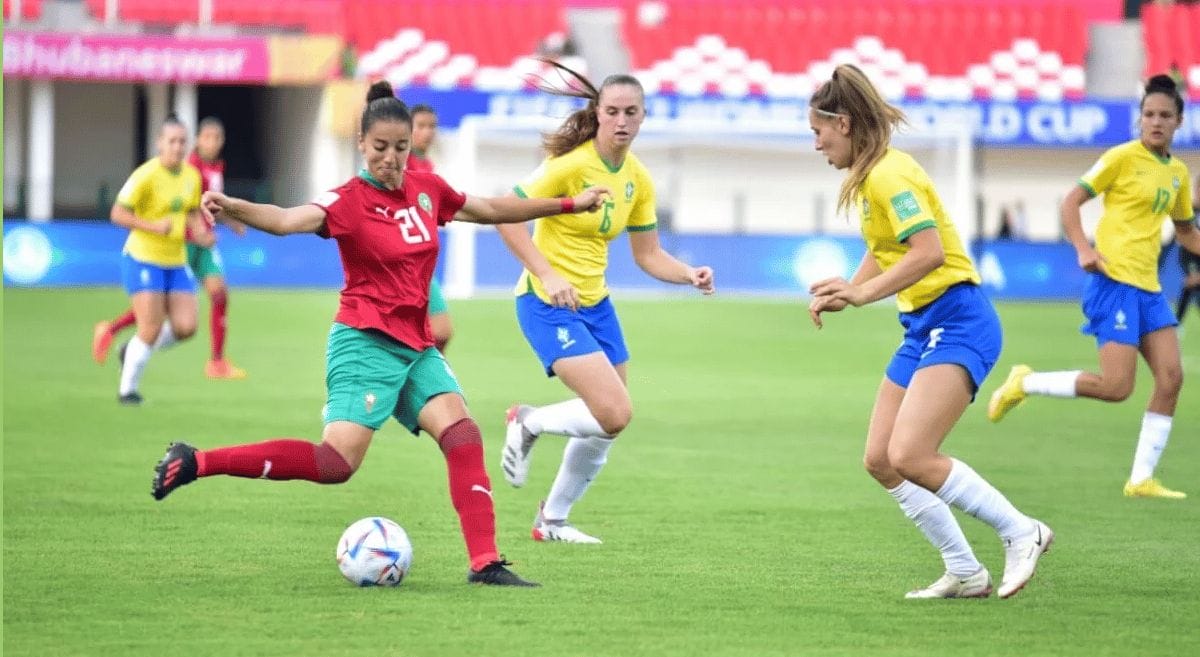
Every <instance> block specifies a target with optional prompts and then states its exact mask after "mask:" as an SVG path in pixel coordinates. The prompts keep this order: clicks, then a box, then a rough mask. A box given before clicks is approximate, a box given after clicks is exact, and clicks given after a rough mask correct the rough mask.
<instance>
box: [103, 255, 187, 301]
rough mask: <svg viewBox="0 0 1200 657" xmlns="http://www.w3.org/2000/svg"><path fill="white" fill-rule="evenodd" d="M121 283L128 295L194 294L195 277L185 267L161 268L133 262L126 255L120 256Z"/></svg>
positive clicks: (138, 261)
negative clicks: (145, 293) (149, 293)
mask: <svg viewBox="0 0 1200 657" xmlns="http://www.w3.org/2000/svg"><path fill="white" fill-rule="evenodd" d="M121 282H122V283H124V285H125V291H126V292H127V293H129V294H130V295H134V294H137V293H138V292H155V293H157V294H170V293H172V292H188V293H190V294H195V293H196V277H195V276H194V275H193V274H192V270H191V269H190V268H188V267H187V266H186V265H182V266H179V267H163V266H161V265H152V264H150V263H148V262H142V261H140V260H135V259H134V258H133V256H131V255H129V254H128V253H122V254H121Z"/></svg>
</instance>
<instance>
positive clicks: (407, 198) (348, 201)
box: [313, 170, 467, 351]
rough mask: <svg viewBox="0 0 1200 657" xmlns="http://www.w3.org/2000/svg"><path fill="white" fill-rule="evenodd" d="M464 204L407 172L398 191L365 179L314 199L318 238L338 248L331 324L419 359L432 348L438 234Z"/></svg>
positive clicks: (440, 184) (432, 178)
mask: <svg viewBox="0 0 1200 657" xmlns="http://www.w3.org/2000/svg"><path fill="white" fill-rule="evenodd" d="M466 202H467V197H466V195H465V194H461V193H459V192H457V191H455V190H453V189H451V187H450V185H448V184H446V181H445V180H442V179H441V178H440V177H439V176H437V175H435V174H432V173H418V172H413V171H411V170H410V171H407V172H406V173H405V174H404V183H403V184H402V185H401V186H400V188H399V189H395V190H388V189H386V188H384V187H382V186H379V185H378V184H377V183H376V182H375V181H374V180H373V179H371V178H370V177H369V176H368V174H367V173H366V172H363V173H361V174H359V175H358V176H356V177H354V178H352V179H351V180H350V181H349V182H346V183H345V184H343V185H342V186H341V187H338V188H336V189H334V190H331V191H328V192H324V193H323V194H321V195H320V196H318V197H317V198H316V199H314V200H313V204H314V205H316V206H317V207H320V208H322V209H324V210H325V223H324V225H322V226H321V229H320V230H318V231H317V234H318V235H320V236H321V237H324V238H326V239H328V238H333V239H335V240H337V244H338V252H339V253H340V254H341V257H342V269H343V271H344V275H345V280H346V286H345V287H344V288H342V294H341V300H340V302H339V305H338V311H337V316H336V317H335V318H334V321H335V322H340V323H342V324H345V325H346V326H352V327H354V328H358V329H378V330H380V331H382V332H384V333H386V334H387V335H390V336H391V337H393V338H395V339H396V340H399V341H400V342H401V343H403V344H404V345H405V346H407V347H410V348H412V349H416V350H418V351H421V350H424V349H425V348H427V347H432V346H433V334H432V331H430V329H429V282H430V281H431V280H433V270H434V267H435V266H436V265H437V256H438V226H440V225H442V224H445V223H447V222H449V221H451V220H452V219H453V218H454V214H455V213H456V212H458V211H459V210H460V209H462V206H463V204H464V203H466Z"/></svg>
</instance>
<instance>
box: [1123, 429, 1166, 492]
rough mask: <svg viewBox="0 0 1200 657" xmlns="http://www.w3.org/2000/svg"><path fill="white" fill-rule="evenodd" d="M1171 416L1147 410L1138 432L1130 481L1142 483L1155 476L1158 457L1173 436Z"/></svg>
mask: <svg viewBox="0 0 1200 657" xmlns="http://www.w3.org/2000/svg"><path fill="white" fill-rule="evenodd" d="M1171 422H1172V419H1171V416H1170V415H1160V414H1159V413H1151V412H1150V411H1146V414H1145V415H1144V416H1142V431H1141V433H1140V434H1138V442H1137V450H1136V451H1135V452H1134V453H1133V470H1132V471H1131V472H1130V473H1129V481H1130V483H1134V484H1140V483H1142V482H1143V481H1145V480H1147V479H1149V478H1150V477H1153V476H1154V468H1156V467H1157V466H1158V459H1159V458H1161V457H1162V453H1163V450H1164V449H1166V448H1167V440H1168V439H1169V438H1170V437H1171Z"/></svg>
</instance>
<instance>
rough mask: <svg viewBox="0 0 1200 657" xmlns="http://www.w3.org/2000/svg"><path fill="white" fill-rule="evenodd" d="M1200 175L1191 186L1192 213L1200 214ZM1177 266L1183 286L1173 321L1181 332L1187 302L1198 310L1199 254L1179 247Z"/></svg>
mask: <svg viewBox="0 0 1200 657" xmlns="http://www.w3.org/2000/svg"><path fill="white" fill-rule="evenodd" d="M1197 189H1200V175H1198V176H1196V184H1195V185H1193V187H1192V213H1193V214H1200V193H1197V191H1196V190H1197ZM1179 266H1180V267H1182V268H1183V288H1182V289H1180V290H1179V300H1178V301H1176V302H1175V321H1177V322H1179V332H1180V333H1181V334H1182V333H1183V316H1184V315H1186V314H1187V307H1188V303H1189V302H1195V304H1196V309H1197V310H1200V255H1196V254H1195V253H1192V252H1191V251H1188V250H1187V249H1184V248H1181V249H1179Z"/></svg>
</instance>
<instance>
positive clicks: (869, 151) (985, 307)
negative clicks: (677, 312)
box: [809, 64, 1054, 598]
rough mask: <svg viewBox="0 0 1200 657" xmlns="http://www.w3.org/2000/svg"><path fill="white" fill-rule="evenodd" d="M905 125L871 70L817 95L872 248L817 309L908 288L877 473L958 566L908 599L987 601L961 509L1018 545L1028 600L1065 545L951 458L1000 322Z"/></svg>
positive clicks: (881, 412)
mask: <svg viewBox="0 0 1200 657" xmlns="http://www.w3.org/2000/svg"><path fill="white" fill-rule="evenodd" d="M903 121H904V115H903V114H901V112H900V110H898V109H896V108H895V107H892V106H891V105H889V104H887V102H885V101H884V100H883V98H882V97H881V96H880V95H879V92H878V91H877V90H876V89H875V87H874V85H872V84H871V82H870V81H869V80H868V79H867V78H866V76H865V75H863V73H862V71H861V70H859V69H858V68H857V67H854V66H852V65H848V64H843V65H841V66H838V67H837V68H836V69H835V70H834V72H833V78H832V79H831V80H830V81H828V82H826V83H825V84H824V85H822V86H821V87H820V88H819V89H818V90H817V92H816V93H815V94H813V97H812V100H811V101H809V122H810V123H811V124H812V128H813V132H814V133H815V134H816V147H817V150H818V151H820V152H821V153H822V154H823V155H825V157H826V158H828V160H829V163H830V164H832V165H833V166H834V167H835V168H837V169H849V170H850V171H849V174H848V175H847V177H846V180H845V181H844V182H843V183H842V188H841V193H840V195H839V196H838V209H839V210H843V211H849V210H850V208H852V207H856V206H858V204H859V203H860V202H861V213H862V233H863V239H864V240H865V241H866V243H867V252H866V253H865V254H864V255H863V257H862V261H861V262H860V263H859V266H858V271H856V272H855V273H854V276H853V277H852V278H851V279H850V280H849V281H847V280H845V279H842V278H830V279H825V280H822V281H818V282H816V283H814V284H813V285H812V288H811V290H810V292H811V293H812V295H813V298H812V301H811V304H810V306H809V313H810V314H811V316H812V320H813V323H815V324H816V325H817V327H818V328H820V327H821V325H822V322H821V313H822V312H838V311H840V310H843V309H844V308H846V306H848V305H851V306H855V307H858V306H863V305H866V304H869V303H873V302H875V301H878V300H880V299H883V298H886V297H889V296H891V295H893V294H894V295H896V302H897V305H898V306H899V307H900V324H901V325H902V326H903V327H904V342H903V343H901V345H900V348H899V349H898V350H897V351H896V354H895V356H893V357H892V361H891V363H889V364H888V367H887V371H886V373H885V376H884V378H883V381H881V382H880V384H879V391H878V392H877V393H876V397H875V406H874V408H873V410H872V412H871V422H870V426H869V428H868V429H867V448H866V456H865V458H864V463H865V465H866V468H867V472H869V473H870V474H871V476H872V477H874V478H875V479H876V481H878V482H879V483H880V484H882V485H883V487H884V488H886V489H887V491H888V492H889V493H891V495H892V497H894V498H895V499H896V501H897V502H898V503H899V504H900V508H901V509H902V510H903V511H904V514H905V515H906V516H908V517H909V519H911V520H912V521H913V522H914V523H916V525H917V527H918V528H919V529H920V530H921V531H922V533H924V534H925V537H926V538H927V539H929V542H930V543H932V544H933V546H934V547H936V548H938V549H939V550H940V551H941V553H942V560H943V562H944V563H945V567H946V573H945V574H944V575H943V576H942V577H941V578H939V579H938V580H937V581H935V582H934V583H933V584H930V585H929V586H928V587H926V588H923V589H919V590H916V591H911V592H909V593H908V594H907V596H906V597H908V598H983V597H987V596H988V595H990V594H991V592H992V580H991V576H990V575H989V574H988V571H987V568H984V567H983V565H982V564H980V563H979V560H978V559H976V558H975V554H974V553H973V552H972V550H971V546H970V545H969V544H968V543H967V539H966V537H965V536H964V535H963V532H962V529H961V528H960V527H959V525H958V521H957V520H955V518H954V514H953V513H951V511H950V506H955V507H958V508H959V509H961V510H962V511H964V512H965V513H968V514H970V515H972V516H975V517H976V518H979V519H980V520H982V521H983V522H985V523H987V524H988V525H990V526H991V527H992V528H993V529H995V530H996V533H997V534H999V535H1000V539H1001V541H1003V543H1004V576H1003V578H1002V579H1001V581H1000V589H999V591H998V595H999V596H1000V597H1001V598H1007V597H1009V596H1012V595H1014V594H1016V593H1017V592H1018V591H1020V590H1021V588H1022V587H1024V586H1025V584H1026V583H1027V582H1028V581H1029V579H1030V578H1031V577H1033V573H1034V569H1035V568H1036V566H1037V563H1038V560H1039V558H1040V557H1041V555H1042V553H1043V552H1045V551H1046V550H1047V549H1048V548H1049V547H1050V543H1051V541H1053V540H1054V533H1053V532H1052V531H1050V528H1049V527H1047V526H1046V525H1045V524H1044V523H1042V522H1041V521H1038V520H1034V519H1032V518H1030V517H1028V516H1026V515H1025V514H1023V513H1021V512H1020V511H1018V510H1017V509H1016V507H1014V506H1013V505H1012V504H1011V503H1010V502H1009V501H1008V499H1006V498H1005V497H1004V495H1003V494H1002V493H1001V492H1000V491H998V490H996V488H995V487H993V486H992V485H991V484H990V483H988V481H987V480H985V479H984V478H983V477H981V476H979V474H978V473H976V472H975V471H974V470H973V469H971V467H970V466H969V465H967V464H966V463H963V462H962V461H960V460H958V459H955V458H950V457H947V456H945V455H943V454H941V453H940V451H939V450H940V449H941V445H942V442H943V441H944V440H945V439H946V436H947V435H948V434H949V433H950V430H951V429H952V428H953V427H954V425H955V424H956V423H957V422H958V419H959V418H960V417H962V414H963V412H964V411H966V409H967V405H968V404H970V403H971V401H972V400H973V399H974V398H975V393H976V392H977V391H978V390H979V386H980V385H981V384H982V383H983V380H984V378H985V377H987V375H988V372H990V371H991V369H992V367H993V366H995V364H996V359H997V358H998V357H999V356H1000V344H1001V339H1002V338H1001V327H1000V318H999V317H998V316H997V315H996V311H995V310H994V309H993V308H992V304H991V302H990V301H988V298H987V296H985V295H984V293H983V292H982V291H981V290H980V289H979V283H980V278H979V274H978V273H976V271H975V268H974V266H973V265H972V264H971V260H970V258H969V257H968V256H967V252H966V250H965V249H964V248H963V245H962V241H961V240H960V239H959V237H958V232H957V230H956V229H955V228H954V223H953V222H952V221H951V220H950V218H949V217H947V216H946V212H945V210H944V209H943V207H942V202H941V199H939V198H938V195H937V192H936V191H935V190H934V188H933V181H931V180H930V179H929V176H928V175H927V174H926V173H925V170H924V169H922V168H921V165H919V164H917V162H916V160H914V159H913V158H912V157H911V156H909V155H908V154H907V153H903V152H901V151H898V150H896V149H894V148H891V147H890V141H891V135H892V131H893V130H894V129H895V128H896V127H897V126H898V125H899V124H900V123H901V122H903Z"/></svg>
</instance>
